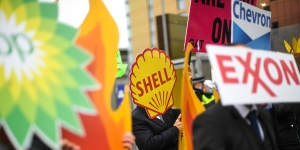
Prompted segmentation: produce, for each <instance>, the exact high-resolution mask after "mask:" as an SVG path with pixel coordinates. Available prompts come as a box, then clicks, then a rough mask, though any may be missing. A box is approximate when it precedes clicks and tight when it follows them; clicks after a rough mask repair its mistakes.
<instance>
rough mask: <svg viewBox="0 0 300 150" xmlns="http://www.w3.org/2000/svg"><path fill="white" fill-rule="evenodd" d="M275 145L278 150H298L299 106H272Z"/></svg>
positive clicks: (299, 131) (299, 142)
mask: <svg viewBox="0 0 300 150" xmlns="http://www.w3.org/2000/svg"><path fill="white" fill-rule="evenodd" d="M270 111H271V113H272V115H273V117H274V125H275V133H276V137H277V145H278V148H279V149H280V150H300V138H299V135H300V130H299V127H300V126H299V125H300V104H283V103H281V104H273V105H272V108H271V109H270Z"/></svg>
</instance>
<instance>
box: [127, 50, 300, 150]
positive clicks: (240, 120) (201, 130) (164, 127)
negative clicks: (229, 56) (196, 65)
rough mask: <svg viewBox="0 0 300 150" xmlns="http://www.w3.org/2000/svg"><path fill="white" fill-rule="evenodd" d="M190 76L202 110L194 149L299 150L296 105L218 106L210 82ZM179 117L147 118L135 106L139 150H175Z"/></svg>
mask: <svg viewBox="0 0 300 150" xmlns="http://www.w3.org/2000/svg"><path fill="white" fill-rule="evenodd" d="M233 46H236V47H245V46H244V45H241V44H237V45H233ZM190 70H191V69H190ZM191 75H192V73H191V72H190V77H191V82H192V84H193V89H194V91H195V94H196V95H197V96H198V98H199V100H200V101H201V102H202V104H203V105H204V106H205V107H206V111H205V112H203V113H201V114H200V115H199V116H197V117H196V119H195V120H194V122H193V145H194V150H300V138H299V135H300V131H299V127H300V104H263V105H262V104H259V105H255V104H252V105H233V106H222V101H220V102H218V103H216V102H215V98H214V94H213V92H212V89H213V87H214V86H215V85H214V84H213V82H212V81H210V80H205V79H204V78H203V77H197V78H192V76H191ZM180 117H181V116H180V112H179V110H175V109H170V110H168V111H167V112H166V114H164V115H162V116H158V117H156V118H154V119H150V118H149V117H148V116H147V114H146V111H145V109H144V108H141V107H139V106H137V108H135V110H134V111H133V113H132V118H133V134H134V135H135V137H136V145H137V146H138V148H139V150H154V149H155V150H177V149H178V134H179V131H180V130H182V123H181V119H180Z"/></svg>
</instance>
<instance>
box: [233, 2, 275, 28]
mask: <svg viewBox="0 0 300 150" xmlns="http://www.w3.org/2000/svg"><path fill="white" fill-rule="evenodd" d="M238 9H239V10H240V12H239V13H237V10H238ZM233 14H234V17H235V18H237V19H242V20H246V21H248V22H252V23H256V24H258V25H261V26H262V27H267V28H270V26H271V17H270V16H266V15H265V14H261V13H260V12H256V11H253V10H251V9H248V8H245V7H243V3H242V2H239V1H235V2H234V3H233Z"/></svg>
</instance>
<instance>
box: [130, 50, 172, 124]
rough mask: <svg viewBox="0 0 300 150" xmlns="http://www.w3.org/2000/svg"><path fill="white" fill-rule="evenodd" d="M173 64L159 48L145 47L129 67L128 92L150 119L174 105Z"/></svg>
mask: <svg viewBox="0 0 300 150" xmlns="http://www.w3.org/2000/svg"><path fill="white" fill-rule="evenodd" d="M175 82H176V74H175V69H174V64H173V63H172V62H171V60H170V57H168V56H167V55H166V53H165V52H164V51H162V50H159V49H155V48H154V49H145V50H144V51H143V53H142V54H140V55H138V56H137V58H136V62H135V63H134V64H133V65H132V67H131V74H130V92H131V96H132V98H133V102H134V103H135V104H137V105H139V106H141V107H144V108H145V109H146V111H147V113H148V115H149V117H150V118H151V119H153V118H155V117H156V116H158V115H161V114H164V113H165V112H166V111H167V110H168V109H169V108H171V107H172V106H173V105H174V99H173V97H172V93H173V88H174V85H175Z"/></svg>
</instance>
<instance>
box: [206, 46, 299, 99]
mask: <svg viewBox="0 0 300 150" xmlns="http://www.w3.org/2000/svg"><path fill="white" fill-rule="evenodd" d="M207 50H208V57H209V60H210V63H211V67H212V69H213V71H214V75H215V80H216V82H217V86H218V89H219V92H220V95H221V101H222V104H224V105H231V104H254V103H279V102H300V74H299V70H298V68H297V65H296V62H295V59H294V56H293V55H291V54H286V53H279V52H272V51H263V50H253V49H249V48H237V47H229V46H227V47H225V46H214V45H208V46H207Z"/></svg>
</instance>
